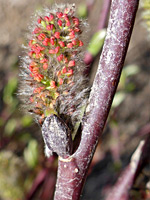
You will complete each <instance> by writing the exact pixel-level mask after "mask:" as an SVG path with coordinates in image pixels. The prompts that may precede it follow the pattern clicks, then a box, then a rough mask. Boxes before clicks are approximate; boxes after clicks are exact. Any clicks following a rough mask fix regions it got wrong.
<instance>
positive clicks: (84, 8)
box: [77, 3, 88, 18]
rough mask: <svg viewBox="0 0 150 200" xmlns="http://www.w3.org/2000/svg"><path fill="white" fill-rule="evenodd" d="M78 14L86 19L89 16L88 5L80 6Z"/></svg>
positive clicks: (82, 4)
mask: <svg viewBox="0 0 150 200" xmlns="http://www.w3.org/2000/svg"><path fill="white" fill-rule="evenodd" d="M77 14H78V16H79V17H80V18H86V17H87V14H88V10H87V5H86V3H81V4H80V5H79V6H78V10H77Z"/></svg>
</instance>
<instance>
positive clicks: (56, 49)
mask: <svg viewBox="0 0 150 200" xmlns="http://www.w3.org/2000/svg"><path fill="white" fill-rule="evenodd" d="M59 49H60V47H59V46H58V47H56V48H55V53H56V54H57V53H58V52H59Z"/></svg>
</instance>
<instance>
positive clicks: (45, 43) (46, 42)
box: [42, 38, 50, 46]
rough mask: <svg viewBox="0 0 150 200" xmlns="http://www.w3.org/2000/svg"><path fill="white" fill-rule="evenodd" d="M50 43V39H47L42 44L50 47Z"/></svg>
mask: <svg viewBox="0 0 150 200" xmlns="http://www.w3.org/2000/svg"><path fill="white" fill-rule="evenodd" d="M49 42H50V39H49V38H45V39H44V41H43V42H42V43H43V44H44V45H45V46H48V43H49Z"/></svg>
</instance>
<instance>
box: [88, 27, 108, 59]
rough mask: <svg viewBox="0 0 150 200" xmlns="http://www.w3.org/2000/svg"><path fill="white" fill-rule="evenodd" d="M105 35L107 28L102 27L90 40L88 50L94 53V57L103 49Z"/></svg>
mask: <svg viewBox="0 0 150 200" xmlns="http://www.w3.org/2000/svg"><path fill="white" fill-rule="evenodd" d="M105 36H106V29H102V30H100V31H97V32H96V33H95V34H94V35H93V37H92V39H91V40H90V42H89V46H88V48H87V50H88V52H90V53H91V54H92V56H93V57H95V56H96V55H97V54H98V53H99V51H100V50H101V49H102V46H103V43H104V39H105Z"/></svg>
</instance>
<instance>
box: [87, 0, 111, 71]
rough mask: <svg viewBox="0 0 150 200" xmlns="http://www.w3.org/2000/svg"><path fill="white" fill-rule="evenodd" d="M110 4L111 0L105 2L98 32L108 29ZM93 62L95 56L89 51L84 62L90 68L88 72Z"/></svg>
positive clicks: (104, 0)
mask: <svg viewBox="0 0 150 200" xmlns="http://www.w3.org/2000/svg"><path fill="white" fill-rule="evenodd" d="M110 3H111V0H103V5H102V11H101V13H100V17H99V20H98V27H97V31H100V30H102V29H103V28H105V27H106V22H107V19H108V13H109V9H110ZM93 60H94V57H93V55H92V54H91V53H90V52H89V51H87V52H86V53H85V55H84V62H85V64H86V65H87V66H88V69H87V70H88V71H89V70H90V64H91V63H92V62H93Z"/></svg>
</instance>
